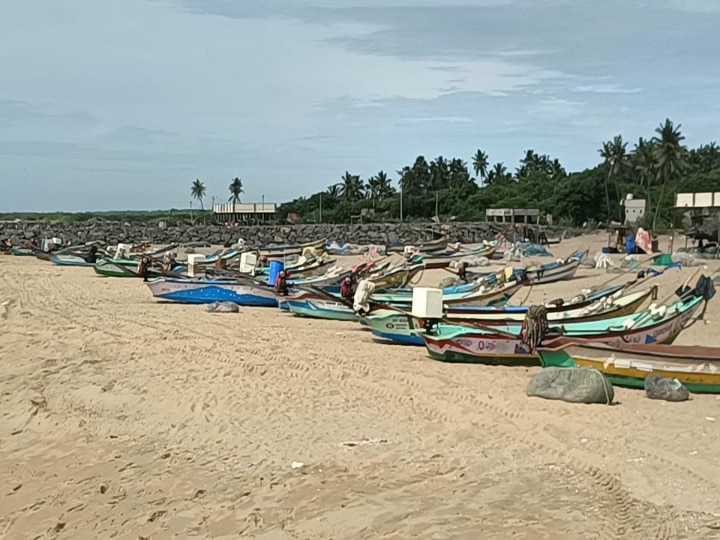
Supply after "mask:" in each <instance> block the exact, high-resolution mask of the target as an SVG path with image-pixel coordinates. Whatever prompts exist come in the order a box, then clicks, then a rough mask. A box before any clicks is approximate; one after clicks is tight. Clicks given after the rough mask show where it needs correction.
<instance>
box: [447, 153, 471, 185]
mask: <svg viewBox="0 0 720 540" xmlns="http://www.w3.org/2000/svg"><path fill="white" fill-rule="evenodd" d="M448 181H449V187H451V188H460V187H464V186H466V185H468V184H470V183H472V181H473V180H472V178H471V177H470V172H469V171H468V168H467V163H465V162H464V161H463V160H462V159H458V158H455V159H452V160H450V178H449V180H448Z"/></svg>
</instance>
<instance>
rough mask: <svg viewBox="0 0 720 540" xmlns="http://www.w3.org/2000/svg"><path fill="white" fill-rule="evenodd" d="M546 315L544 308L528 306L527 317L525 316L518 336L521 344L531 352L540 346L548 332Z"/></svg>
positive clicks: (545, 308) (548, 326)
mask: <svg viewBox="0 0 720 540" xmlns="http://www.w3.org/2000/svg"><path fill="white" fill-rule="evenodd" d="M547 314H548V310H547V307H545V306H530V309H528V312H527V315H525V320H524V321H523V326H522V331H521V333H520V336H521V338H522V342H523V344H524V345H526V346H527V347H528V348H529V349H530V351H531V352H532V351H534V350H535V348H536V347H537V346H538V345H540V343H541V342H542V340H543V339H544V338H545V336H546V335H547V333H548V331H549V330H550V325H549V323H548V318H547Z"/></svg>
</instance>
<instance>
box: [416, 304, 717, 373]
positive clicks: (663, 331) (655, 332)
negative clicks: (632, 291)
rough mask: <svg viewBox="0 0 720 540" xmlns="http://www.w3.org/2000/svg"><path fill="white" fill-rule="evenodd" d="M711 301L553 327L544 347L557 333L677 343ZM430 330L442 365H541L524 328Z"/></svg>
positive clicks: (431, 349)
mask: <svg viewBox="0 0 720 540" xmlns="http://www.w3.org/2000/svg"><path fill="white" fill-rule="evenodd" d="M705 301H706V300H705V299H704V298H703V297H702V296H692V297H691V298H689V299H687V300H681V301H679V302H677V303H675V304H673V305H672V306H670V307H666V306H660V308H653V309H649V310H645V311H642V312H639V313H636V314H634V315H631V316H629V317H615V318H612V319H603V320H600V321H591V322H581V323H568V324H563V325H562V326H561V327H557V326H555V327H553V326H551V327H550V333H549V334H548V335H547V336H546V338H545V341H544V342H543V345H544V346H545V347H552V346H553V341H552V338H551V335H552V333H553V331H554V332H555V333H559V334H561V335H562V336H563V337H564V338H573V339H574V338H585V339H591V340H593V341H596V342H600V343H608V344H611V345H614V344H618V343H623V342H626V343H672V341H673V340H674V339H675V338H676V337H677V336H678V334H679V333H680V332H681V331H682V330H683V329H684V327H685V325H686V324H687V323H688V321H689V320H690V319H691V317H692V316H693V315H694V314H695V313H696V312H697V311H698V310H699V309H700V307H701V306H702V305H703V304H704V303H705ZM425 330H426V331H425V332H424V333H422V337H423V340H424V342H425V347H426V348H427V350H428V353H429V355H430V357H432V358H434V359H436V360H442V361H445V362H467V363H479V364H504V365H539V363H540V360H539V358H538V355H537V352H536V351H534V350H531V347H530V346H529V345H527V344H526V343H525V342H524V339H523V336H522V333H521V332H522V327H521V326H517V325H513V326H497V327H489V328H486V329H481V328H474V327H470V326H459V325H448V324H443V323H441V324H437V325H435V326H434V327H432V326H427V325H426V327H425Z"/></svg>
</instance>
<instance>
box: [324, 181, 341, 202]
mask: <svg viewBox="0 0 720 540" xmlns="http://www.w3.org/2000/svg"><path fill="white" fill-rule="evenodd" d="M340 193H341V190H340V184H333V185H332V186H328V188H327V194H328V195H329V196H330V197H332V198H333V199H339V198H340Z"/></svg>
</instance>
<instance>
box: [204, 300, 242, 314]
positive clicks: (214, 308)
mask: <svg viewBox="0 0 720 540" xmlns="http://www.w3.org/2000/svg"><path fill="white" fill-rule="evenodd" d="M205 309H207V310H208V311H210V312H211V313H237V312H239V311H240V308H239V307H238V305H237V304H235V303H233V302H213V303H212V304H208V305H207V308H205Z"/></svg>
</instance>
